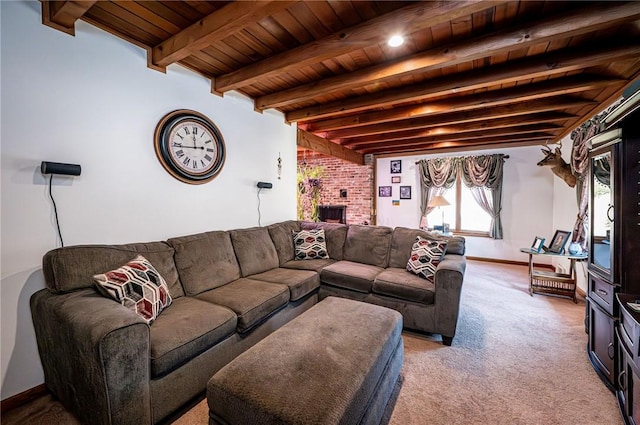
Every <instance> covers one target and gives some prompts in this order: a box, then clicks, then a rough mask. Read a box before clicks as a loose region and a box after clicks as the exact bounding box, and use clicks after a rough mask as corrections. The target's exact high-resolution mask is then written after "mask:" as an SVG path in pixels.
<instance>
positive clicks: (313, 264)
mask: <svg viewBox="0 0 640 425" xmlns="http://www.w3.org/2000/svg"><path fill="white" fill-rule="evenodd" d="M337 261H338V260H334V259H331V258H325V259H322V260H304V261H297V260H292V261H287V262H286V263H284V264H283V265H282V267H285V268H287V269H296V270H313V271H314V272H316V273H320V272H321V271H322V269H324V268H325V267H327V266H329V265H331V264H333V263H336V262H337Z"/></svg>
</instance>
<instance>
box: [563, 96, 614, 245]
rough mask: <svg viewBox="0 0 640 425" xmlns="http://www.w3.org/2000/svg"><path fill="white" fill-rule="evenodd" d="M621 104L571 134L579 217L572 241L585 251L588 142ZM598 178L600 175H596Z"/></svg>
mask: <svg viewBox="0 0 640 425" xmlns="http://www.w3.org/2000/svg"><path fill="white" fill-rule="evenodd" d="M619 104H620V100H619V101H617V102H616V103H614V104H613V105H611V106H610V107H609V108H607V110H605V111H604V112H603V113H601V114H599V115H596V116H595V117H593V118H592V119H590V120H589V121H586V122H585V123H583V124H582V125H581V126H580V127H578V128H576V129H575V130H574V131H573V132H572V133H571V140H573V147H572V148H571V168H572V169H573V172H574V174H575V175H576V177H577V183H576V198H577V203H578V216H577V218H576V222H575V224H574V225H573V236H572V238H571V240H572V241H573V242H577V243H579V244H580V246H582V250H583V251H586V249H587V234H588V233H589V228H588V227H589V181H588V178H589V146H588V143H587V141H588V140H589V139H590V138H591V137H593V136H595V135H596V134H598V133H600V132H601V131H602V130H603V129H604V118H606V116H607V115H608V114H609V112H610V111H611V110H612V109H613V108H615V107H616V106H618V105H619ZM608 165H609V164H606V165H603V166H608ZM597 177H598V174H597V173H596V178H597Z"/></svg>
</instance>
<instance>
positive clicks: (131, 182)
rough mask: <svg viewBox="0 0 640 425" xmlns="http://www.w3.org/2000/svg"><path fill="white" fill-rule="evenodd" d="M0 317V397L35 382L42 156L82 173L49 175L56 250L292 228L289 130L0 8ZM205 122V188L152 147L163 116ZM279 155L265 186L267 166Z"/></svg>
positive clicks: (103, 37)
mask: <svg viewBox="0 0 640 425" xmlns="http://www.w3.org/2000/svg"><path fill="white" fill-rule="evenodd" d="M0 11H1V12H0V15H1V23H2V25H1V43H2V52H1V61H2V62H1V64H2V67H1V70H2V82H1V84H2V86H1V89H2V94H1V104H2V110H1V114H2V115H1V118H2V120H1V121H2V128H1V136H2V137H1V166H2V167H1V168H2V170H1V179H2V181H1V188H2V192H1V200H2V207H1V226H2V228H1V231H2V233H1V261H2V262H1V272H2V282H1V292H0V296H1V308H2V310H1V320H2V334H1V341H2V348H1V355H2V369H1V373H2V376H1V379H2V390H1V397H2V399H6V398H7V397H10V396H12V395H15V394H17V393H20V392H22V391H24V390H26V389H29V388H32V387H34V386H36V385H39V384H41V383H42V382H43V381H44V378H43V374H42V369H41V366H40V361H39V357H38V352H37V349H36V343H35V337H34V332H33V325H32V321H31V317H30V310H29V297H30V296H31V294H33V293H34V292H35V291H37V290H39V289H41V288H43V287H44V282H43V276H42V270H41V261H42V256H43V254H44V253H45V252H46V251H48V250H50V249H53V248H56V247H58V246H59V241H58V240H57V236H56V231H55V225H54V221H53V215H52V204H51V201H50V200H49V198H48V192H47V181H46V180H45V178H44V177H43V176H42V174H41V173H40V171H39V166H40V162H41V161H43V160H47V161H56V162H69V163H77V164H81V166H82V175H81V176H80V177H75V178H69V177H67V178H65V177H55V178H54V181H53V193H54V197H55V199H56V202H57V206H58V212H59V215H60V225H61V227H62V236H63V238H64V241H65V245H75V244H91V243H127V242H142V241H155V240H164V239H166V238H169V237H171V236H178V235H186V234H190V233H196V232H202V231H208V230H214V229H232V228H240V227H250V226H256V225H258V211H257V205H258V199H257V189H256V187H255V184H256V182H257V181H260V180H262V181H271V182H273V183H274V187H273V189H272V190H263V191H262V194H261V211H262V220H261V221H262V225H265V224H270V223H273V222H277V221H281V220H287V219H293V218H295V212H296V198H295V164H296V141H295V138H296V134H295V131H296V129H295V126H289V125H286V124H285V123H284V118H283V116H282V115H281V114H279V113H275V112H274V113H272V112H266V113H264V114H259V113H256V112H254V110H253V104H252V102H251V101H249V100H248V99H247V98H245V97H243V96H241V95H239V94H233V93H231V94H227V95H225V97H224V98H221V97H217V96H215V95H212V94H210V83H209V81H208V80H206V79H204V78H201V77H199V76H198V75H196V74H194V73H191V72H190V71H186V70H184V69H182V68H180V67H177V66H172V67H170V68H169V69H168V71H167V74H163V73H160V72H157V71H153V70H150V69H148V68H147V67H146V52H145V51H144V50H142V49H139V48H137V47H135V46H133V45H131V44H129V43H127V42H124V41H122V40H120V39H118V38H116V37H114V36H111V35H109V34H107V33H105V32H102V31H101V30H98V29H96V28H94V27H92V26H89V25H87V24H85V23H83V22H78V23H77V24H76V36H75V37H71V36H69V35H67V34H64V33H62V32H59V31H56V30H53V29H51V28H49V27H46V26H43V25H42V24H41V16H40V3H39V2H22V1H21V2H0ZM182 108H186V109H195V110H197V111H200V112H202V113H204V114H205V115H207V116H208V117H210V118H211V119H212V120H213V121H214V122H215V123H216V125H217V126H218V128H219V129H220V130H221V132H222V134H223V137H224V139H225V142H226V148H227V159H226V162H225V165H224V168H223V170H222V172H221V174H220V175H219V176H218V177H217V178H216V179H214V180H213V181H212V182H209V183H207V184H204V185H187V184H184V183H181V182H179V181H177V180H176V179H174V178H173V177H171V176H170V175H169V174H168V173H167V172H165V171H164V169H163V168H162V166H161V165H160V163H159V162H158V160H157V158H156V156H155V152H154V148H153V132H154V129H155V126H156V124H157V122H158V121H159V120H160V118H161V117H162V116H163V115H165V114H166V113H168V112H170V111H172V110H174V109H182ZM279 153H281V155H282V159H283V171H282V179H281V180H277V174H276V173H277V168H276V165H277V158H278V154H279Z"/></svg>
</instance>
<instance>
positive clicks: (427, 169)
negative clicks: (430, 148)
mask: <svg viewBox="0 0 640 425" xmlns="http://www.w3.org/2000/svg"><path fill="white" fill-rule="evenodd" d="M457 168H458V167H457V163H456V161H455V159H454V158H434V159H423V160H420V161H418V171H419V173H420V193H421V201H420V228H425V229H426V228H427V227H429V225H428V223H427V214H429V213H430V212H431V211H433V207H429V206H428V205H429V201H430V200H431V199H432V198H433V197H434V196H437V195H443V194H444V193H446V191H447V189H451V186H453V184H454V183H455V182H456V175H457Z"/></svg>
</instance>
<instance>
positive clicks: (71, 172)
mask: <svg viewBox="0 0 640 425" xmlns="http://www.w3.org/2000/svg"><path fill="white" fill-rule="evenodd" d="M40 171H41V172H42V174H60V175H63V176H79V175H80V172H81V169H80V165H78V164H64V163H62V162H49V161H42V164H40Z"/></svg>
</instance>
